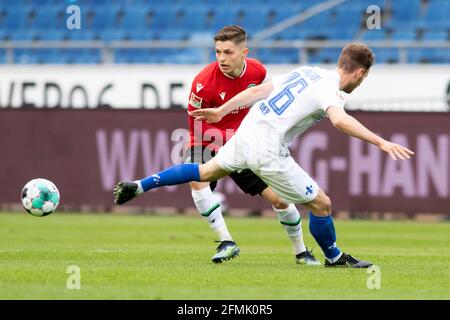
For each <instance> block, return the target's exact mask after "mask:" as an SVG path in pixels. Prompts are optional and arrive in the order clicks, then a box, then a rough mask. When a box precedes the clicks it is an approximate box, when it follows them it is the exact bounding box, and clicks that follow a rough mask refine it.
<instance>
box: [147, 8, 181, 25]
mask: <svg viewBox="0 0 450 320" xmlns="http://www.w3.org/2000/svg"><path fill="white" fill-rule="evenodd" d="M175 20H176V11H175V10H174V9H173V8H167V7H156V8H155V10H154V11H153V17H152V19H151V22H150V28H151V29H152V30H164V29H167V28H170V27H171V26H173V25H175Z"/></svg>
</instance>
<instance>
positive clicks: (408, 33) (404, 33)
mask: <svg viewBox="0 0 450 320" xmlns="http://www.w3.org/2000/svg"><path fill="white" fill-rule="evenodd" d="M391 39H392V40H409V41H413V40H417V32H416V31H415V30H411V29H409V30H403V29H394V31H393V33H392V35H391Z"/></svg>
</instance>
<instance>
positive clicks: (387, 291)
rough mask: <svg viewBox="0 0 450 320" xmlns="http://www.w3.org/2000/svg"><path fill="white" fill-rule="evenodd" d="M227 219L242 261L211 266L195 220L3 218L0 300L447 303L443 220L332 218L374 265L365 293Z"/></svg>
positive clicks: (255, 227) (279, 237)
mask: <svg viewBox="0 0 450 320" xmlns="http://www.w3.org/2000/svg"><path fill="white" fill-rule="evenodd" d="M227 222H228V226H229V229H230V231H231V232H232V234H233V235H234V237H235V240H236V241H237V243H238V245H239V246H240V248H241V255H240V257H239V258H237V259H234V260H232V261H228V262H225V263H223V264H220V265H215V264H213V263H212V262H211V261H210V258H211V256H212V255H213V254H214V252H215V247H216V244H215V243H214V242H213V241H214V240H215V238H214V234H213V233H212V232H211V231H210V230H209V227H208V225H207V224H206V222H205V221H204V220H203V219H202V218H201V217H200V216H199V217H191V216H189V217H183V216H169V217H160V216H159V217H158V216H150V215H142V216H124V215H106V214H62V213H55V214H52V215H50V216H47V217H44V218H36V217H32V216H30V215H28V214H26V213H0V299H226V300H230V299H301V300H303V299H450V280H449V279H450V246H449V245H450V224H449V223H417V222H380V221H339V220H338V221H336V229H337V234H338V244H339V246H340V247H341V248H342V249H344V250H345V251H347V252H349V253H351V254H354V255H355V256H357V257H359V258H361V259H367V260H370V261H372V262H373V263H375V264H376V265H378V266H379V267H380V271H381V288H380V289H372V290H369V289H368V288H367V279H368V277H370V276H371V275H370V274H367V273H366V270H363V269H361V270H358V269H329V268H324V267H306V266H299V265H296V264H295V260H294V257H293V255H292V252H291V250H292V249H291V244H290V241H289V240H288V238H287V236H286V234H285V233H284V230H283V229H282V227H281V226H280V225H279V223H278V221H277V220H275V219H267V218H265V219H264V218H227ZM303 233H304V236H305V241H306V244H307V245H308V246H309V247H310V248H314V253H315V254H316V256H318V257H319V258H320V260H321V261H323V255H322V252H321V251H320V248H319V247H318V246H317V244H315V242H314V240H313V238H312V237H311V235H310V233H309V230H308V225H307V221H304V223H303ZM70 265H77V266H79V267H80V272H81V273H80V275H81V278H80V282H81V288H80V289H79V290H70V289H68V288H67V287H66V282H67V279H68V277H69V276H70V274H69V273H67V268H68V267H69V266H70Z"/></svg>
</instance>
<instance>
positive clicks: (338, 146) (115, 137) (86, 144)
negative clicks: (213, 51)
mask: <svg viewBox="0 0 450 320" xmlns="http://www.w3.org/2000/svg"><path fill="white" fill-rule="evenodd" d="M0 112H1V117H0V150H2V159H1V161H0V172H1V181H2V192H0V204H3V205H5V204H14V203H19V202H20V192H21V189H22V187H23V185H24V184H25V183H26V182H27V181H28V180H31V179H32V178H37V177H43V178H47V179H50V180H52V181H53V182H55V183H56V185H57V186H58V187H59V189H60V192H61V199H62V200H61V201H62V202H61V204H62V206H68V207H71V208H73V209H75V210H76V209H79V208H81V207H82V206H85V205H89V206H94V207H95V206H99V207H101V208H102V209H101V210H111V209H113V205H112V202H113V198H112V191H111V190H112V187H113V185H114V184H115V183H116V182H117V181H119V180H130V179H135V178H139V177H143V176H146V175H149V174H152V173H154V172H156V171H159V170H161V169H163V168H165V167H167V166H170V165H172V163H179V162H180V160H181V156H182V150H183V146H184V143H185V142H186V139H187V131H186V129H185V128H186V112H185V111H184V110H182V109H178V110H176V109H169V110H145V109H136V110H130V109H128V110H110V109H105V108H97V109H93V110H86V109H82V110H77V109H68V110H66V109H61V108H59V109H57V108H45V109H41V110H39V109H37V108H6V109H2V110H1V111H0ZM353 114H354V116H356V117H357V118H358V119H360V120H361V121H362V122H363V123H365V124H366V125H367V126H368V127H369V128H371V129H373V130H375V131H376V132H377V133H379V134H380V135H382V136H383V137H385V138H387V139H391V140H393V141H396V142H399V143H402V144H404V145H406V146H408V147H409V148H411V149H412V150H414V151H415V152H416V156H415V157H414V159H413V160H412V161H393V160H391V159H390V158H389V157H388V156H387V155H386V154H384V153H382V152H381V151H379V150H378V149H377V148H376V147H374V146H371V145H368V144H366V143H363V142H361V141H359V140H357V139H354V138H351V137H348V136H346V135H345V134H342V133H338V132H337V131H336V129H334V128H333V127H332V126H331V125H330V123H329V121H322V122H321V123H320V124H318V125H317V126H315V127H313V128H312V129H311V130H309V131H308V132H307V133H306V134H305V135H303V136H302V137H301V139H298V140H296V141H295V142H294V143H293V144H292V145H291V154H292V156H293V157H294V158H295V159H296V160H297V161H298V162H299V163H300V164H301V166H302V167H303V168H304V169H305V170H306V171H308V172H310V173H311V175H312V176H313V177H314V178H315V179H316V180H317V182H318V183H319V184H320V185H321V186H322V188H323V189H324V190H325V191H326V192H327V193H328V194H329V195H330V196H331V197H332V200H333V208H334V210H336V211H350V212H404V213H411V214H414V213H446V214H449V213H450V201H449V198H450V187H449V184H450V170H449V168H450V114H449V113H438V112H433V113H406V112H391V113H385V112H353ZM218 189H219V190H220V191H221V192H223V193H224V194H225V195H226V197H227V199H228V202H229V204H230V206H231V207H233V208H244V209H250V210H257V209H268V205H266V203H265V202H263V201H261V200H260V198H258V197H255V198H251V197H248V196H246V195H244V194H242V193H241V192H240V191H239V190H238V189H237V187H236V186H235V185H234V184H233V182H232V181H231V180H230V179H228V178H227V179H224V180H223V181H220V182H219V186H218ZM131 205H132V206H137V207H140V208H143V210H144V211H145V210H147V211H149V210H151V208H154V207H169V206H170V207H177V208H179V209H183V208H186V207H192V206H193V204H192V199H191V198H190V192H189V189H188V187H187V186H186V185H184V186H172V187H165V188H162V189H160V190H156V191H152V192H149V193H148V194H146V195H145V196H143V197H140V198H138V199H136V200H134V201H133V202H132V203H131Z"/></svg>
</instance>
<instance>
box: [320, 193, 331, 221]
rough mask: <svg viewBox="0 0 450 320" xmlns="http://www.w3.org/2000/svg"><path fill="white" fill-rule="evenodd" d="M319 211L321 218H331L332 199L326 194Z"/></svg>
mask: <svg viewBox="0 0 450 320" xmlns="http://www.w3.org/2000/svg"><path fill="white" fill-rule="evenodd" d="M317 209H318V211H319V214H320V215H321V216H323V217H326V216H329V215H330V214H331V199H330V198H329V197H328V196H327V195H325V194H324V195H323V196H322V199H321V201H320V203H319V205H318V208H317Z"/></svg>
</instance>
